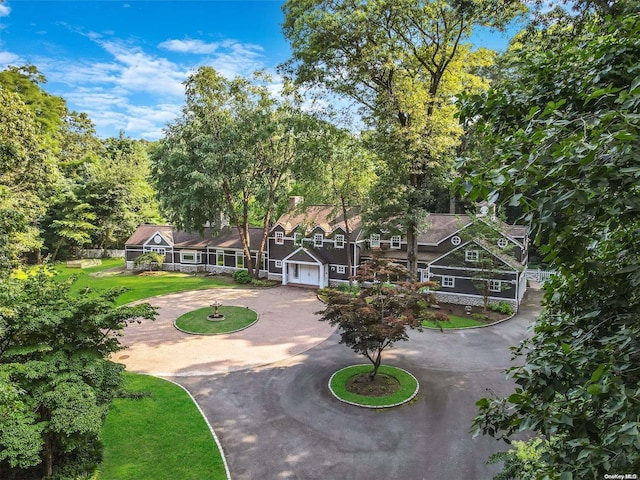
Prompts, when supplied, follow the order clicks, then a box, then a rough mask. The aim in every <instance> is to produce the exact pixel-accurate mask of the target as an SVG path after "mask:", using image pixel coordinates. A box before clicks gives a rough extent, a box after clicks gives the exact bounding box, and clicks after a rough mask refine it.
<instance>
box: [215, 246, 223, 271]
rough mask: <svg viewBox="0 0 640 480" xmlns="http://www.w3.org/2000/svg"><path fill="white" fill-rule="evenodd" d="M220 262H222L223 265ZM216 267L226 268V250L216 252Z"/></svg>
mask: <svg viewBox="0 0 640 480" xmlns="http://www.w3.org/2000/svg"><path fill="white" fill-rule="evenodd" d="M220 260H222V263H221V262H220ZM216 265H217V266H218V267H224V250H216Z"/></svg>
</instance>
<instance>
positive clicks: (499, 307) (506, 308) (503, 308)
mask: <svg viewBox="0 0 640 480" xmlns="http://www.w3.org/2000/svg"><path fill="white" fill-rule="evenodd" d="M489 310H491V311H492V312H498V313H503V314H505V315H513V307H512V306H511V304H510V303H508V302H498V303H490V304H489Z"/></svg>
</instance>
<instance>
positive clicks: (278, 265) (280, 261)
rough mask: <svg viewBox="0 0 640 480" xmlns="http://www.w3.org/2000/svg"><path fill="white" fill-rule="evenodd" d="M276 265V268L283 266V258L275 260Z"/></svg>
mask: <svg viewBox="0 0 640 480" xmlns="http://www.w3.org/2000/svg"><path fill="white" fill-rule="evenodd" d="M275 267H276V268H282V260H276V261H275Z"/></svg>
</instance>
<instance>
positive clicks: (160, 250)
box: [146, 247, 167, 255]
mask: <svg viewBox="0 0 640 480" xmlns="http://www.w3.org/2000/svg"><path fill="white" fill-rule="evenodd" d="M146 250H147V251H148V252H154V253H159V254H160V255H165V254H166V253H167V249H166V248H164V247H147V249H146Z"/></svg>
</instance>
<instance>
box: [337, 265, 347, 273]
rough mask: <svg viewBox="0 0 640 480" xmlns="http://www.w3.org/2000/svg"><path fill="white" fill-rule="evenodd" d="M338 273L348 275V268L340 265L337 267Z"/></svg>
mask: <svg viewBox="0 0 640 480" xmlns="http://www.w3.org/2000/svg"><path fill="white" fill-rule="evenodd" d="M336 271H337V272H338V273H347V267H345V266H344V265H338V266H337V267H336Z"/></svg>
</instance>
